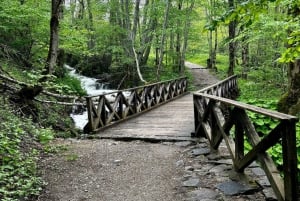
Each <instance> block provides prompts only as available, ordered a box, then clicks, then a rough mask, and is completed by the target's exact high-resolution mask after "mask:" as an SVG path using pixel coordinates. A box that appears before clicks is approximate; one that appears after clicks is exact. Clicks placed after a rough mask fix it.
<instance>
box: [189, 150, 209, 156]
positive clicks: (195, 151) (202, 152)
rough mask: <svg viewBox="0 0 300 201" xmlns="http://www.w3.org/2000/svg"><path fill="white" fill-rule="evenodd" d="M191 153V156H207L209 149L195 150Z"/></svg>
mask: <svg viewBox="0 0 300 201" xmlns="http://www.w3.org/2000/svg"><path fill="white" fill-rule="evenodd" d="M191 153H192V155H193V156H200V155H207V154H209V153H210V149H209V148H197V149H193V150H192V152H191Z"/></svg>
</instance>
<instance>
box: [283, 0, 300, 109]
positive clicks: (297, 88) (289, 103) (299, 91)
mask: <svg viewBox="0 0 300 201" xmlns="http://www.w3.org/2000/svg"><path fill="white" fill-rule="evenodd" d="M288 14H289V18H288V19H289V20H290V22H291V26H290V27H289V29H288V37H289V40H288V46H287V47H288V49H287V51H286V52H285V53H284V55H283V58H282V60H283V61H289V69H288V78H289V85H288V91H287V92H286V94H284V95H283V96H282V97H281V99H280V101H279V104H278V109H279V110H280V111H282V112H285V113H289V114H293V115H299V114H300V44H299V41H300V31H299V28H300V27H299V22H300V7H299V1H298V3H297V2H294V3H293V4H291V5H289V10H288ZM297 27H298V29H297Z"/></svg>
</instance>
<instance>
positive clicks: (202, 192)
mask: <svg viewBox="0 0 300 201" xmlns="http://www.w3.org/2000/svg"><path fill="white" fill-rule="evenodd" d="M187 196H188V197H189V200H193V201H204V200H218V197H220V195H219V193H218V192H216V191H214V190H211V189H209V188H201V189H197V190H194V191H191V192H188V193H187Z"/></svg>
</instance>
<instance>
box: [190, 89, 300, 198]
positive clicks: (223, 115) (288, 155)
mask: <svg viewBox="0 0 300 201" xmlns="http://www.w3.org/2000/svg"><path fill="white" fill-rule="evenodd" d="M225 85H226V84H224V83H223V84H222V85H219V86H218V87H222V86H225ZM207 89H209V88H207ZM217 90H218V91H223V90H224V91H225V89H217ZM226 90H229V89H226ZM201 91H202V92H196V93H194V94H193V99H194V112H195V136H203V135H204V136H206V137H207V139H208V141H209V142H210V145H211V147H212V148H213V149H218V147H219V145H220V143H221V141H222V140H224V141H225V143H226V145H227V148H228V150H229V153H230V155H231V158H232V160H233V165H234V168H235V170H236V171H238V172H243V171H244V169H245V168H246V167H248V166H249V165H250V164H251V163H252V162H253V161H254V160H258V161H259V162H260V164H261V167H262V169H263V170H264V171H265V173H266V176H267V177H268V179H269V181H270V184H271V186H272V188H273V190H274V192H275V194H276V196H277V198H278V200H280V201H294V200H297V199H298V194H297V193H298V181H297V175H298V173H297V171H298V170H297V164H298V163H297V148H296V122H297V121H298V120H299V119H298V118H297V117H295V116H291V115H287V114H283V113H279V112H276V111H271V110H267V109H263V108H260V107H256V106H252V105H248V104H245V103H241V102H237V101H234V100H230V99H227V98H223V97H220V96H216V95H211V94H208V93H203V92H205V90H201ZM229 91H230V90H229ZM219 95H220V94H219ZM221 95H222V94H221ZM247 111H251V112H254V113H258V114H261V115H264V116H266V117H268V118H273V119H276V120H277V121H278V125H277V126H276V127H275V128H274V129H272V130H270V132H269V134H268V135H266V136H264V137H260V136H259V135H258V132H257V131H256V129H255V126H254V125H253V123H252V121H251V119H250V118H249V117H248V115H247ZM245 140H247V141H248V142H249V143H250V144H251V146H252V149H251V150H250V151H249V152H248V153H247V154H245V150H244V141H245ZM277 143H281V146H282V157H283V178H282V177H281V176H280V172H279V171H278V170H277V167H276V165H275V163H274V162H273V160H272V158H271V157H270V156H269V155H268V153H267V150H268V149H269V148H271V147H272V146H274V145H275V144H277Z"/></svg>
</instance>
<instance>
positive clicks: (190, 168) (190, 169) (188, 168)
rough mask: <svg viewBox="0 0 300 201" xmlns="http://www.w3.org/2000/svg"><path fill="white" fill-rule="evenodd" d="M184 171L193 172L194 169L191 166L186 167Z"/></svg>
mask: <svg viewBox="0 0 300 201" xmlns="http://www.w3.org/2000/svg"><path fill="white" fill-rule="evenodd" d="M184 170H186V171H194V167H193V166H186V167H185V168H184Z"/></svg>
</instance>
